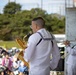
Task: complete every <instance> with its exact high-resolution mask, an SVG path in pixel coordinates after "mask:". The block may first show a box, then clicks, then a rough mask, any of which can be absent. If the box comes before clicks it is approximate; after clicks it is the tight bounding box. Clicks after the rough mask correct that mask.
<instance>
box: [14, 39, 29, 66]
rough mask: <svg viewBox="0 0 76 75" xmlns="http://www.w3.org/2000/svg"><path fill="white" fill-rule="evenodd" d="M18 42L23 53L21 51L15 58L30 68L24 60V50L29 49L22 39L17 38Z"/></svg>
mask: <svg viewBox="0 0 76 75" xmlns="http://www.w3.org/2000/svg"><path fill="white" fill-rule="evenodd" d="M16 42H17V43H18V45H19V46H21V48H22V51H20V52H19V53H17V54H16V55H15V56H16V57H17V58H18V59H20V60H21V61H23V62H24V63H25V65H26V66H27V67H29V64H28V62H26V61H25V60H24V58H23V50H25V48H27V47H26V44H25V42H24V41H23V40H22V39H21V38H17V39H16Z"/></svg>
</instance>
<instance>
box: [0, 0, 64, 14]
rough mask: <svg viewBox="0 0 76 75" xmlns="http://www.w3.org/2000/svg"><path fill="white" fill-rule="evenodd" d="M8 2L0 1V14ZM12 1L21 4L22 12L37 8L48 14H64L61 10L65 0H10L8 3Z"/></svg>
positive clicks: (5, 0) (6, 0)
mask: <svg viewBox="0 0 76 75" xmlns="http://www.w3.org/2000/svg"><path fill="white" fill-rule="evenodd" d="M8 1H9V0H0V12H2V10H3V8H4V6H5V5H6V4H7V3H8ZM14 1H16V3H20V4H21V6H22V10H24V9H27V10H30V9H31V8H36V7H39V8H42V9H44V10H46V11H47V12H48V13H54V12H57V13H61V14H63V13H64V11H63V10H64V4H65V0H10V2H14ZM41 3H42V4H41ZM41 5H42V6H41Z"/></svg>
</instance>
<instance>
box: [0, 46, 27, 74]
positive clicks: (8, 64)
mask: <svg viewBox="0 0 76 75" xmlns="http://www.w3.org/2000/svg"><path fill="white" fill-rule="evenodd" d="M18 52H20V50H19V49H17V48H12V49H11V50H4V49H3V48H2V47H0V75H28V67H27V66H26V65H25V64H24V62H23V61H21V60H19V59H18V58H17V57H16V56H15V54H16V53H18Z"/></svg>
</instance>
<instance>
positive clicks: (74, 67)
mask: <svg viewBox="0 0 76 75" xmlns="http://www.w3.org/2000/svg"><path fill="white" fill-rule="evenodd" d="M64 44H65V45H66V52H67V53H68V58H67V61H66V64H67V75H76V45H74V46H72V47H71V44H70V41H68V40H66V41H64Z"/></svg>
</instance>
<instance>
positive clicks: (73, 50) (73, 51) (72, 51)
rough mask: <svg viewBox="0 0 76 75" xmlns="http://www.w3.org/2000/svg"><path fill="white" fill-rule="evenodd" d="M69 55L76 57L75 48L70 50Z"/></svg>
mask: <svg viewBox="0 0 76 75" xmlns="http://www.w3.org/2000/svg"><path fill="white" fill-rule="evenodd" d="M71 54H72V55H76V46H75V47H74V48H73V49H71Z"/></svg>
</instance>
